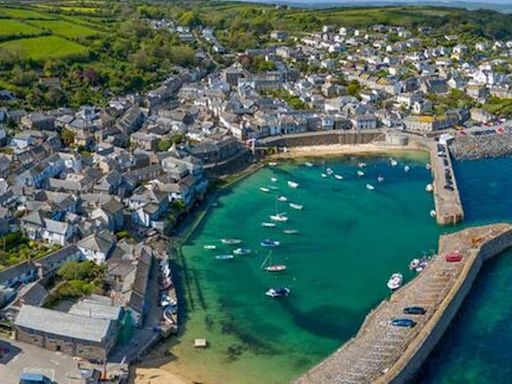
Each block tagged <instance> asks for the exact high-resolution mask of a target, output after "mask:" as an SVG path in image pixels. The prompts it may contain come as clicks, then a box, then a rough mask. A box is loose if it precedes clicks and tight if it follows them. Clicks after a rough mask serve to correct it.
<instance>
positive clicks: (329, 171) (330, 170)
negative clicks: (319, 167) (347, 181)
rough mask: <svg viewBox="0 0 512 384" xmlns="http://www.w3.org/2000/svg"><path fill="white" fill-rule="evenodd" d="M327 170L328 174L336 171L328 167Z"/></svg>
mask: <svg viewBox="0 0 512 384" xmlns="http://www.w3.org/2000/svg"><path fill="white" fill-rule="evenodd" d="M325 172H326V173H327V174H328V175H332V174H333V173H334V171H333V170H332V168H327V169H326V170H325Z"/></svg>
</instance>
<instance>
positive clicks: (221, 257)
mask: <svg viewBox="0 0 512 384" xmlns="http://www.w3.org/2000/svg"><path fill="white" fill-rule="evenodd" d="M215 258H216V259H217V260H233V259H234V258H235V256H233V255H217V256H215Z"/></svg>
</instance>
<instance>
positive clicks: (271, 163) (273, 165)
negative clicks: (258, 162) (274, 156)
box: [268, 161, 277, 167]
mask: <svg viewBox="0 0 512 384" xmlns="http://www.w3.org/2000/svg"><path fill="white" fill-rule="evenodd" d="M276 165H277V163H276V162H275V161H271V162H270V163H268V166H269V167H275V166H276Z"/></svg>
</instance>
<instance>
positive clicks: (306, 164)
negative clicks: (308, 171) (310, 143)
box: [304, 161, 313, 167]
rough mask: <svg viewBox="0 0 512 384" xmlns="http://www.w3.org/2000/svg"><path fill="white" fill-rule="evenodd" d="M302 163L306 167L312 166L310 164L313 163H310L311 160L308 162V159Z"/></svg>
mask: <svg viewBox="0 0 512 384" xmlns="http://www.w3.org/2000/svg"><path fill="white" fill-rule="evenodd" d="M304 165H305V166H306V167H312V166H313V163H311V162H309V161H306V162H305V163H304Z"/></svg>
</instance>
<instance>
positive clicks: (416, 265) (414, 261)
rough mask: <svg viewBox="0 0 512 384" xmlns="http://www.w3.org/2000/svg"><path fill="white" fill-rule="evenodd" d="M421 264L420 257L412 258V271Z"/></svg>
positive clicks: (410, 264)
mask: <svg viewBox="0 0 512 384" xmlns="http://www.w3.org/2000/svg"><path fill="white" fill-rule="evenodd" d="M419 266H420V259H412V260H411V262H410V263H409V269H410V270H411V271H412V270H415V269H416V268H418V267H419Z"/></svg>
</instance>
